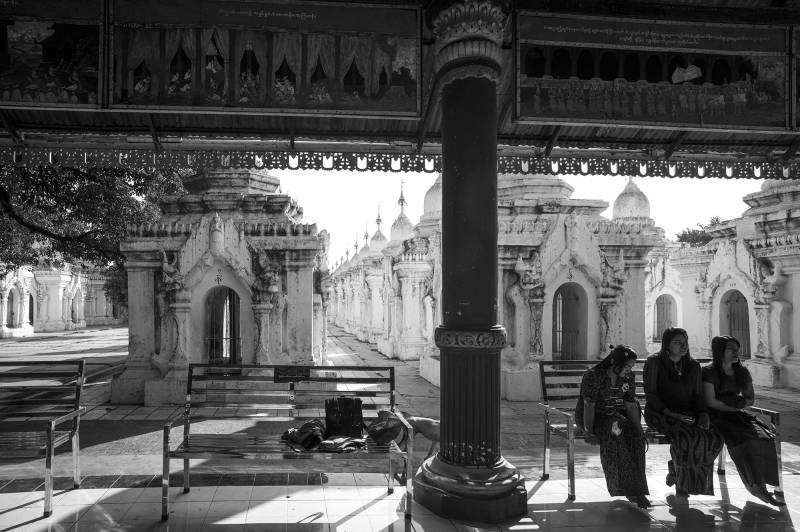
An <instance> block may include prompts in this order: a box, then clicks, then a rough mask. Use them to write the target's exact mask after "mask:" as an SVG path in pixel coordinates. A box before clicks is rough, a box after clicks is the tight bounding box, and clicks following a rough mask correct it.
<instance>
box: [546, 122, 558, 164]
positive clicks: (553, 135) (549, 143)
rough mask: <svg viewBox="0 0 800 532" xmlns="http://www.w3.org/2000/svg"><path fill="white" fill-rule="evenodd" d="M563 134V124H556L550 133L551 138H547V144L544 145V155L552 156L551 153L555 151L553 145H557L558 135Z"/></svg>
mask: <svg viewBox="0 0 800 532" xmlns="http://www.w3.org/2000/svg"><path fill="white" fill-rule="evenodd" d="M560 134H561V126H556V127H555V128H553V132H552V133H550V138H549V139H547V146H545V147H544V156H545V157H550V154H551V153H553V147H554V146H555V145H556V141H557V140H558V136H559V135H560Z"/></svg>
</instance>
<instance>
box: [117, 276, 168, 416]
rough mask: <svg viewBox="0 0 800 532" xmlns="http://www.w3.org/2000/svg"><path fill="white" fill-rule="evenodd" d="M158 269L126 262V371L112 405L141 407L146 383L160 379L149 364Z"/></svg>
mask: <svg viewBox="0 0 800 532" xmlns="http://www.w3.org/2000/svg"><path fill="white" fill-rule="evenodd" d="M159 267H160V264H159V263H158V262H156V261H153V262H150V261H136V262H133V261H129V262H128V263H127V264H126V265H125V268H126V269H127V270H128V308H129V309H130V321H129V323H128V358H127V359H126V360H125V371H124V372H123V373H122V374H121V375H120V376H118V377H117V378H115V379H114V381H113V383H112V386H111V402H112V403H127V404H143V403H144V402H145V382H146V381H148V380H150V379H153V378H156V377H158V378H160V374H159V371H158V370H157V369H156V368H154V367H153V365H152V364H151V362H150V359H151V357H152V356H153V353H155V349H156V344H155V342H156V334H155V333H156V331H155V328H156V326H157V325H156V322H155V319H154V316H155V315H156V306H155V272H156V271H157V270H158V268H159Z"/></svg>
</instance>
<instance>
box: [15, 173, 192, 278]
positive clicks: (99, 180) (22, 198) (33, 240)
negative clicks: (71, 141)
mask: <svg viewBox="0 0 800 532" xmlns="http://www.w3.org/2000/svg"><path fill="white" fill-rule="evenodd" d="M182 189H183V188H182V184H181V179H180V175H179V173H178V172H175V171H171V172H163V173H138V172H132V171H129V170H122V169H110V168H54V167H33V168H21V167H16V166H0V275H2V274H3V273H5V272H7V271H9V270H12V269H15V268H17V267H19V266H22V265H25V264H43V263H44V264H51V265H53V266H57V267H58V266H61V265H63V264H64V263H73V264H79V265H92V266H93V267H97V268H101V269H110V270H111V271H112V272H113V271H114V270H121V268H120V266H121V264H122V258H123V257H122V255H121V254H120V251H119V242H120V240H121V239H123V238H124V237H125V230H126V227H127V226H128V225H130V224H138V223H145V222H151V221H154V220H156V219H157V218H158V216H159V210H158V201H159V200H160V199H161V198H162V197H163V196H165V195H167V194H177V193H180V192H181V191H182ZM119 273H120V274H121V272H119ZM120 290H121V289H120Z"/></svg>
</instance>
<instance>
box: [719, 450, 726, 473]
mask: <svg viewBox="0 0 800 532" xmlns="http://www.w3.org/2000/svg"><path fill="white" fill-rule="evenodd" d="M725 451H726V448H725V446H724V445H723V446H722V450H720V452H719V458H717V474H718V475H724V474H725V460H727V458H726V456H725V455H726V453H725Z"/></svg>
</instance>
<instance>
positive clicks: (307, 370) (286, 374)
mask: <svg viewBox="0 0 800 532" xmlns="http://www.w3.org/2000/svg"><path fill="white" fill-rule="evenodd" d="M310 377H311V367H309V366H275V376H274V377H273V381H274V382H299V381H305V380H308V379H309V378H310Z"/></svg>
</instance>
